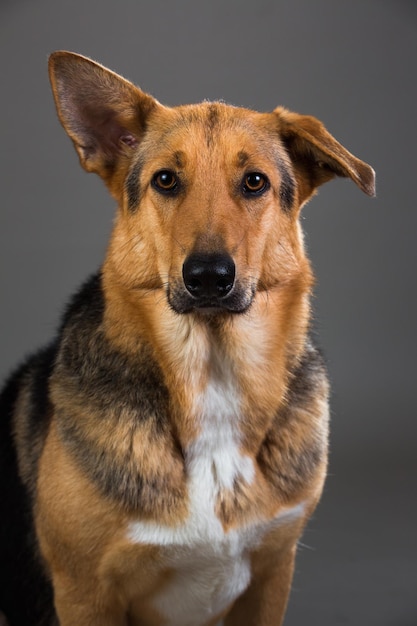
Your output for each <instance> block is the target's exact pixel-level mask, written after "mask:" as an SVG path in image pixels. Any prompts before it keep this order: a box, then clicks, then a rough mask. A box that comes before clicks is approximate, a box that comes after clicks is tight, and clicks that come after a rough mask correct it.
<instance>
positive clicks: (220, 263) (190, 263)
mask: <svg viewBox="0 0 417 626" xmlns="http://www.w3.org/2000/svg"><path fill="white" fill-rule="evenodd" d="M235 274H236V269H235V264H234V261H233V259H232V258H231V257H230V256H229V255H227V254H199V253H193V254H190V256H189V257H188V258H187V259H186V260H185V262H184V265H183V267H182V276H183V279H184V285H185V287H186V288H187V291H188V292H189V293H190V294H191V295H192V296H194V297H195V298H200V299H201V298H211V299H214V298H215V299H220V298H224V296H227V294H228V293H229V292H230V291H231V290H232V288H233V285H234V282H235Z"/></svg>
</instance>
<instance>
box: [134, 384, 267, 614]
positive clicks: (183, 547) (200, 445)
mask: <svg viewBox="0 0 417 626" xmlns="http://www.w3.org/2000/svg"><path fill="white" fill-rule="evenodd" d="M224 374H225V375H224V376H220V377H216V378H212V379H210V380H209V381H208V383H207V385H206V387H205V389H204V391H203V392H202V393H201V394H200V395H199V396H198V397H196V398H195V403H194V411H195V414H196V417H197V419H198V420H199V423H200V426H201V427H200V431H199V435H198V437H197V438H196V439H195V440H194V441H192V442H191V443H190V444H189V446H188V447H187V448H186V450H185V462H186V471H187V487H188V497H189V505H188V516H187V518H186V520H185V521H184V522H183V523H181V524H179V525H177V526H173V527H170V526H163V525H160V524H158V523H157V522H156V521H154V522H134V523H132V524H131V525H130V527H129V531H128V534H129V539H130V541H133V542H135V543H139V544H148V545H149V544H151V545H158V546H161V548H162V554H163V561H164V564H165V565H166V567H167V568H168V569H170V570H173V571H174V576H173V578H172V580H171V582H170V583H169V584H168V585H166V586H165V587H164V588H163V589H162V590H161V591H160V592H159V593H158V595H157V596H156V597H155V599H154V605H155V608H157V609H158V611H159V612H161V613H162V614H163V615H165V616H166V617H167V618H168V616H169V619H170V621H169V622H168V623H169V624H172V625H173V626H174V625H177V624H178V625H181V626H186V625H187V624H190V626H191V625H193V626H197V625H198V624H200V623H201V624H204V623H206V622H207V620H208V619H210V617H212V616H214V615H216V614H219V613H221V612H222V611H224V610H225V609H226V608H227V606H228V605H229V604H230V603H231V602H233V600H235V598H236V597H237V596H238V595H240V594H241V593H242V592H243V591H244V589H245V588H246V587H247V585H248V583H249V580H250V566H249V554H248V548H249V547H250V546H251V545H253V543H254V541H255V539H256V535H257V532H256V529H255V528H254V527H251V528H245V529H233V530H230V531H229V532H226V531H225V529H224V528H223V525H222V523H221V521H220V519H219V517H218V516H217V514H216V509H217V508H218V504H219V500H220V499H221V497H222V493H225V492H230V491H232V490H233V488H234V485H235V483H236V481H244V482H245V483H246V484H248V485H250V484H251V482H252V481H253V479H254V474H255V470H254V466H253V462H252V460H251V458H250V457H248V456H245V455H244V454H243V453H242V451H241V449H240V441H239V428H238V425H239V418H240V404H241V400H240V396H239V393H238V392H237V389H236V385H235V384H234V381H233V380H232V378H231V377H230V376H228V375H227V373H224Z"/></svg>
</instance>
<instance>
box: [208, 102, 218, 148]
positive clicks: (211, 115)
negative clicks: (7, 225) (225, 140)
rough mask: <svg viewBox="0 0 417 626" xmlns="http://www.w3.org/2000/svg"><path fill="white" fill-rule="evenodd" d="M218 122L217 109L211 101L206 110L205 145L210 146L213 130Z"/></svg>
mask: <svg viewBox="0 0 417 626" xmlns="http://www.w3.org/2000/svg"><path fill="white" fill-rule="evenodd" d="M218 123H219V109H218V106H217V105H216V104H215V103H212V104H210V105H209V107H208V111H207V124H206V141H207V146H208V147H209V148H210V147H211V146H212V145H213V141H214V131H215V129H216V126H217V125H218Z"/></svg>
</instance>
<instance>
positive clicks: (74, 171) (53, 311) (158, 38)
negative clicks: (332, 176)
mask: <svg viewBox="0 0 417 626" xmlns="http://www.w3.org/2000/svg"><path fill="white" fill-rule="evenodd" d="M60 48H61V49H62V48H63V49H69V50H73V51H77V52H80V53H82V54H85V55H87V56H91V57H93V58H95V59H96V60H98V61H100V62H102V63H103V64H105V65H107V66H108V67H110V68H112V69H114V70H115V71H118V72H119V73H122V74H123V75H124V76H126V77H128V78H130V79H131V80H133V81H134V82H136V83H138V84H140V85H141V86H142V88H144V89H145V90H147V91H149V92H151V93H153V94H154V95H155V96H156V97H157V98H158V99H159V100H161V101H162V102H164V103H166V104H178V103H182V102H193V101H198V100H201V99H203V98H209V99H215V98H224V99H225V100H227V101H230V102H232V103H235V104H240V105H244V106H248V107H253V108H255V109H259V110H270V109H272V108H274V107H275V106H276V105H278V104H284V105H285V106H287V107H289V108H291V109H293V110H295V111H298V112H302V113H309V114H313V115H316V116H317V117H318V118H320V119H322V120H323V121H324V122H325V124H326V126H327V127H328V129H329V130H330V131H331V132H332V133H333V134H334V135H335V136H336V137H337V138H338V139H339V140H340V141H341V142H342V143H343V144H344V145H345V146H346V147H348V148H349V149H350V150H351V151H352V152H354V154H356V155H357V156H359V157H360V158H362V159H364V160H366V161H368V162H369V163H371V164H372V165H373V167H374V168H375V170H376V171H377V175H378V179H377V180H378V196H377V198H376V199H374V200H371V199H369V198H367V197H366V196H365V195H363V194H362V193H361V192H360V191H359V190H358V189H357V188H356V187H355V186H354V185H353V184H352V183H350V182H349V181H344V180H337V181H334V182H332V183H330V184H329V185H327V186H325V187H323V188H322V189H321V191H320V194H319V196H318V197H316V198H315V199H314V200H313V201H312V202H311V203H310V204H309V205H308V206H307V207H306V208H305V210H304V222H303V223H304V227H305V230H306V232H307V242H308V247H309V250H310V254H311V257H312V259H313V263H314V267H315V270H316V274H317V277H318V283H317V288H316V298H315V301H314V306H315V313H316V328H317V330H318V333H319V335H320V340H321V345H322V346H323V348H324V351H325V353H326V355H327V358H328V362H329V367H330V371H331V378H332V383H333V398H332V438H331V450H332V452H331V463H330V475H329V479H328V481H327V486H326V490H325V494H324V498H323V501H322V504H321V506H320V507H319V509H318V510H317V512H316V514H315V517H314V520H312V522H311V524H310V526H309V529H308V530H307V532H306V534H305V536H304V539H303V545H302V546H300V553H299V558H298V562H297V572H296V576H295V582H294V589H293V593H292V596H291V602H290V607H289V611H288V615H287V620H286V626H296V625H299V626H301V624H309V625H310V626H327V625H328V626H339V625H340V626H342V625H348V624H349V625H350V624H352V625H355V626H374V625H375V626H385V625H387V626H388V625H392V626H416V624H417V564H416V556H417V540H416V527H417V510H416V509H417V506H416V497H417V488H416V477H417V472H416V469H417V460H416V454H415V450H416V440H417V425H416V408H417V407H416V404H417V403H416V399H415V377H416V347H417V346H416V332H415V325H416V319H417V315H416V313H417V298H416V286H417V285H416V282H417V281H416V256H417V254H416V245H415V238H416V231H417V216H416V210H415V207H414V188H415V185H416V182H417V168H416V158H415V151H416V143H417V141H416V140H417V136H416V135H417V133H416V113H417V98H416V91H417V71H416V70H417V2H415V1H413V0H410V1H408V2H407V1H405V0H392V1H390V0H386V1H384V0H379V1H378V0H314V1H312V0H291V1H289V2H281V1H279V0H275V1H272V0H253V1H252V2H250V1H246V0H245V1H244V0H223V1H221V0H211V2H206V1H204V2H199V1H194V2H192V1H186V0H175V2H174V1H172V2H169V1H163V0H153V1H151V0H149V1H144V2H141V1H140V0H136V1H134V0H130V1H129V0H118V1H117V2H116V1H114V2H111V1H110V0H71V1H69V0H68V1H61V2H60V1H57V0H9V1H7V0H6V1H5V0H2V4H1V5H0V85H1V98H0V120H1V121H0V129H1V144H0V145H1V154H0V158H1V167H0V177H1V184H0V190H1V206H0V220H1V222H0V293H1V307H0V328H1V344H0V346H1V349H0V375H1V376H2V377H4V376H5V375H6V373H7V372H8V371H9V370H10V368H11V367H13V366H14V364H16V362H17V361H18V360H19V359H21V358H22V357H23V356H24V355H25V354H27V353H28V352H30V350H32V349H34V348H36V347H38V346H39V345H41V344H42V343H43V342H45V341H46V340H47V339H48V338H50V337H51V335H52V333H53V330H54V328H55V326H56V323H57V320H58V317H59V313H60V311H61V310H62V306H63V304H64V302H65V300H66V299H67V297H68V295H69V294H70V293H71V292H72V291H73V290H74V288H76V286H77V285H78V284H79V283H80V281H81V280H83V279H84V278H85V277H86V276H87V275H88V274H89V273H90V272H92V271H94V270H95V269H96V267H97V266H98V265H99V263H100V262H101V259H102V257H103V254H104V251H105V247H106V241H107V237H108V234H109V231H110V228H111V222H112V215H113V208H114V207H113V201H112V199H111V198H110V197H109V196H108V195H107V193H106V191H105V190H104V187H103V186H102V184H101V182H100V181H99V179H98V178H96V177H94V176H88V175H86V174H85V173H84V172H83V171H82V170H81V169H80V167H79V165H78V159H77V157H76V155H75V152H74V150H73V148H72V145H71V144H70V141H69V139H68V138H67V137H66V136H65V134H64V132H63V130H62V129H61V127H60V125H59V123H58V121H57V119H56V115H55V110H54V105H53V102H52V97H51V94H50V89H49V85H48V79H47V71H46V61H47V55H48V53H49V52H51V51H53V50H55V49H60Z"/></svg>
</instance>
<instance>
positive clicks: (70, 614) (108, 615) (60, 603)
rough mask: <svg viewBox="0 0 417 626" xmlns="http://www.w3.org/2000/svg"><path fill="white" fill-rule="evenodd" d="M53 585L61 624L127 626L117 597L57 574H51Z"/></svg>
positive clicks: (75, 625) (65, 625) (74, 625)
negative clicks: (105, 595)
mask: <svg viewBox="0 0 417 626" xmlns="http://www.w3.org/2000/svg"><path fill="white" fill-rule="evenodd" d="M53 585H54V599H55V609H56V612H57V615H58V619H59V625H60V626H127V616H126V613H125V611H124V609H123V607H122V606H121V603H120V601H119V600H118V599H117V597H115V596H114V597H107V598H104V597H100V595H99V594H98V593H97V589H96V590H94V589H93V588H92V587H91V586H90V585H88V586H87V587H83V586H82V585H80V584H79V583H74V582H73V581H71V580H68V578H67V577H66V576H65V577H64V576H62V575H59V574H56V575H54V576H53Z"/></svg>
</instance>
